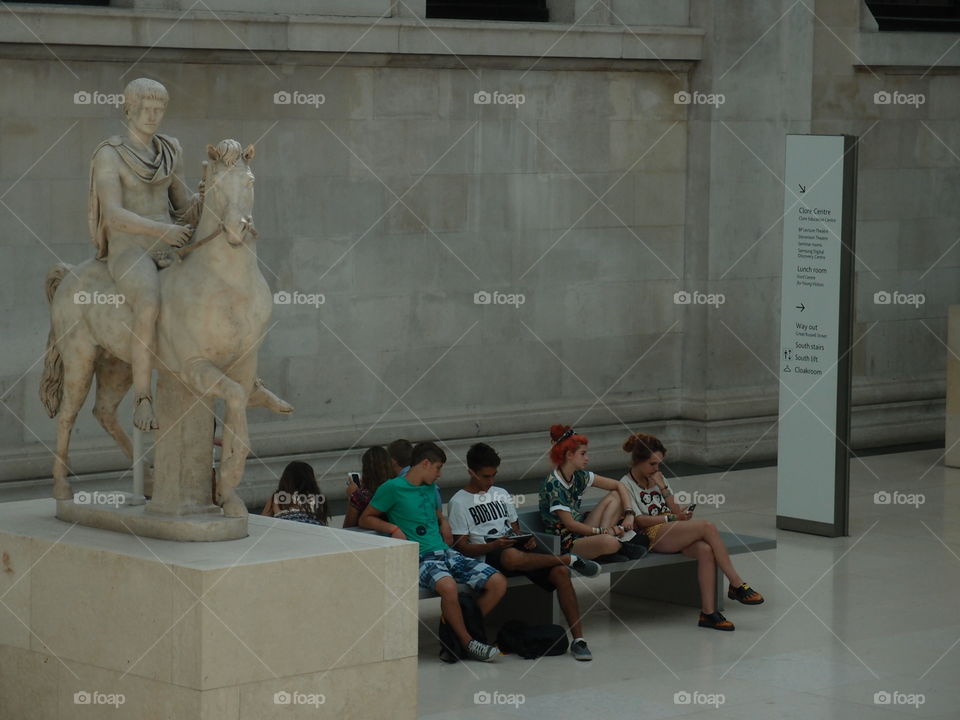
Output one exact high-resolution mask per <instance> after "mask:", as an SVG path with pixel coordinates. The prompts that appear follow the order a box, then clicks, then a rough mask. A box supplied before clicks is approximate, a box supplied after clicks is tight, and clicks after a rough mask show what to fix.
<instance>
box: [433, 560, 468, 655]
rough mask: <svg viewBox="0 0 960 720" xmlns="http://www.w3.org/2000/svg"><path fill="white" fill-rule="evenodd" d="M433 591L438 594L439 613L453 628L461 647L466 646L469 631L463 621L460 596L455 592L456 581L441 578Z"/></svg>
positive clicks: (450, 578)
mask: <svg viewBox="0 0 960 720" xmlns="http://www.w3.org/2000/svg"><path fill="white" fill-rule="evenodd" d="M433 590H434V592H436V593H437V595H439V596H440V613H441V614H442V615H443V619H444V621H445V622H446V623H447V625H449V626H450V629H451V630H453V633H454V635H456V636H457V639H458V640H459V641H460V644H461V645H463V647H467V645H469V644H470V641H471V640H473V638H472V637H470V633H468V632H467V626H466V625H465V624H464V622H463V612H462V611H461V610H460V597H459V594H458V593H457V583H455V582H454V580H453V578H452V577H445V578H441V579H440V580H438V581H437V584H436V585H435V586H434V588H433Z"/></svg>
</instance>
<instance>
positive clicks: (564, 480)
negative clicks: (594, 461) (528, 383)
mask: <svg viewBox="0 0 960 720" xmlns="http://www.w3.org/2000/svg"><path fill="white" fill-rule="evenodd" d="M550 440H551V441H552V442H553V445H552V447H551V448H550V461H551V462H552V463H553V466H554V469H553V472H551V473H550V474H549V475H548V476H547V479H546V480H544V482H543V485H542V486H541V488H540V520H541V521H542V522H543V527H544V529H545V530H546V532H548V533H551V534H553V535H559V536H560V548H561V551H562V552H564V553H570V554H571V558H572V562H571V567H573V568H574V569H577V568H578V566H577V565H576V563H578V562H579V563H583V561H584V560H592V559H593V558H596V557H600V556H601V555H612V554H614V553H617V552H619V551H620V540H619V539H618V538H619V537H620V536H622V535H623V534H624V533H625V532H628V531H630V530H632V529H633V520H634V517H635V516H636V510H634V509H633V508H632V507H631V505H630V496H629V494H628V493H627V490H626V488H625V487H624V486H623V485H622V484H621V483H618V482H617V481H616V480H614V479H612V478H607V477H602V476H600V475H595V474H594V473H592V472H589V471H588V470H587V443H588V442H589V441H588V440H587V438H586V436H584V435H580V434H578V433H576V432H574V430H573V428H572V427H570V426H569V425H554V426H553V427H551V428H550ZM589 487H597V488H600V489H601V490H609V492H608V493H607V494H606V496H605V497H604V498H603V499H602V500H601V501H600V502H599V503H598V504H597V506H596V507H595V508H594V509H593V510H591V511H590V513H589V514H587V515H586V516H584V514H583V512H582V511H581V510H580V502H581V499H582V497H583V493H584V492H585V491H586V490H587V488H589ZM594 574H595V573H594Z"/></svg>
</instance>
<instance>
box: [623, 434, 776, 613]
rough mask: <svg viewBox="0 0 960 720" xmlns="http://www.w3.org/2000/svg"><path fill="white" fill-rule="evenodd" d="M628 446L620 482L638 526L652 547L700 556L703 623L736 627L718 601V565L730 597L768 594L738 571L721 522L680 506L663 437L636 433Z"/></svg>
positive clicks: (749, 601)
mask: <svg viewBox="0 0 960 720" xmlns="http://www.w3.org/2000/svg"><path fill="white" fill-rule="evenodd" d="M623 449H624V452H628V453H630V459H631V466H630V469H629V470H628V471H627V474H626V475H624V476H623V477H622V478H621V479H620V484H621V485H622V486H623V487H624V488H625V489H626V491H627V492H628V493H629V495H630V498H631V502H632V503H633V506H634V507H635V508H636V509H637V513H638V514H637V519H636V524H637V529H638V530H639V531H642V532H644V533H646V535H647V538H649V540H650V550H651V551H652V552H659V553H675V552H682V553H683V554H684V555H687V556H688V557H691V558H694V559H695V560H697V563H698V566H697V578H698V580H699V581H700V601H701V603H702V608H701V613H700V620H699V623H698V624H699V625H700V627H708V628H713V629H715V630H733V629H734V625H733V623H732V622H730V621H729V620H727V619H726V618H725V617H724V616H723V615H722V614H720V612H719V611H718V610H717V608H716V604H715V601H714V598H715V597H716V579H717V573H716V568H717V566H719V567H720V569H721V570H722V571H723V574H724V575H726V576H727V578H728V579H729V580H730V587H729V589H728V591H727V597H729V598H730V599H731V600H738V601H740V602H741V603H743V604H744V605H759V604H760V603H762V602H763V596H762V595H761V594H760V593H758V592H757V591H756V590H754V589H753V588H751V587H750V586H749V585H747V584H746V583H745V582H744V581H743V578H741V577H740V575H739V574H738V573H737V571H736V569H735V568H734V567H733V563H732V562H731V561H730V555H729V553H727V548H726V546H725V545H724V544H723V540H722V539H721V538H720V533H719V532H718V531H717V528H716V526H715V525H714V524H713V523H711V522H707V521H706V520H693V519H691V518H692V517H693V512H692V510H691V508H681V507H680V506H679V505H678V504H677V502H676V500H675V499H674V497H673V491H672V490H671V489H670V486H669V485H667V481H666V480H665V479H664V477H663V473H661V472H660V463H661V462H663V457H664V455H666V454H667V449H666V448H665V447H664V445H663V443H662V442H660V440H658V439H657V438H656V437H654V436H653V435H646V434H643V433H636V434H634V435H631V436H630V437H628V438H627V441H626V442H625V443H624V444H623ZM691 507H692V506H691Z"/></svg>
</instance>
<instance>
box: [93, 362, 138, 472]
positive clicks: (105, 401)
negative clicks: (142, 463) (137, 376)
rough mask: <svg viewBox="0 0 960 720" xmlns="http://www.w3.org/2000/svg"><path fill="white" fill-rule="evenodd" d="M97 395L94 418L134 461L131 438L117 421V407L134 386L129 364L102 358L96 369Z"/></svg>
mask: <svg viewBox="0 0 960 720" xmlns="http://www.w3.org/2000/svg"><path fill="white" fill-rule="evenodd" d="M96 374H97V393H96V402H95V403H94V405H93V416H94V417H95V418H96V419H97V420H98V421H99V422H100V425H101V426H103V429H104V430H106V431H107V432H108V433H110V435H111V437H113V439H114V440H116V441H117V445H119V446H120V449H121V450H123V452H124V454H125V455H126V456H127V458H128V459H130V460H133V446H132V445H131V444H130V438H129V437H128V436H127V433H126V432H125V431H124V429H123V428H122V427H121V426H120V423H119V422H118V421H117V407H118V406H119V405H120V402H121V401H122V400H123V398H124V396H125V395H126V394H127V390H129V389H130V386H131V385H132V384H133V372H132V370H131V368H130V365H129V363H125V362H124V361H123V360H120V359H119V358H116V357H113V356H105V357H101V358H100V361H99V362H98V363H97V367H96Z"/></svg>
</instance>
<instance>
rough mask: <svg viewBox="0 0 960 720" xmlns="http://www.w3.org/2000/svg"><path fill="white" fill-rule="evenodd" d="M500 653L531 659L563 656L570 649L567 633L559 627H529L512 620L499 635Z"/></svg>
mask: <svg viewBox="0 0 960 720" xmlns="http://www.w3.org/2000/svg"><path fill="white" fill-rule="evenodd" d="M497 646H498V647H499V648H500V652H503V653H516V654H517V655H519V656H520V657H522V658H526V659H528V660H529V659H531V658H538V657H543V656H544V655H563V654H564V653H565V652H567V649H568V648H569V647H570V641H569V640H568V639H567V631H566V630H564V629H563V628H562V627H560V626H559V625H528V624H527V623H525V622H521V621H519V620H510V621H508V622H507V623H506V624H504V626H503V627H502V628H500V632H498V633H497Z"/></svg>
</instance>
